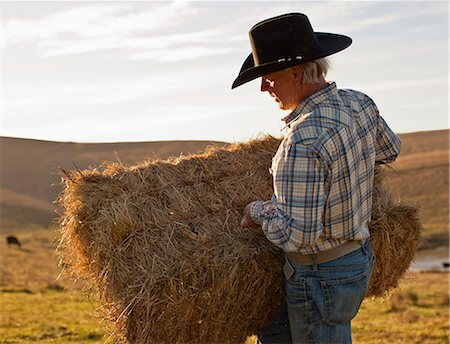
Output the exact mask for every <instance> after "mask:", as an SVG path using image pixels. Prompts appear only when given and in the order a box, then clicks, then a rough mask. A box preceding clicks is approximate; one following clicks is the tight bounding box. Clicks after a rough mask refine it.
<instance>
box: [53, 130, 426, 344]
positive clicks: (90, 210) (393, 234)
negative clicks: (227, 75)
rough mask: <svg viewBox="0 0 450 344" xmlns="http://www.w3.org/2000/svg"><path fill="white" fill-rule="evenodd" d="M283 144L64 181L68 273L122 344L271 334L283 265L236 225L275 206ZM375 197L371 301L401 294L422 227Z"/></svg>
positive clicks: (383, 196)
mask: <svg viewBox="0 0 450 344" xmlns="http://www.w3.org/2000/svg"><path fill="white" fill-rule="evenodd" d="M278 144H279V140H277V139H274V138H271V137H267V138H265V139H262V140H255V141H251V142H248V143H243V144H236V145H232V146H229V147H228V148H210V149H208V150H207V151H206V152H205V153H204V154H201V155H195V156H190V157H184V158H174V159H170V160H167V161H160V160H154V161H148V162H144V163H142V164H140V165H137V166H133V167H125V166H123V165H121V164H117V163H115V164H114V163H113V164H106V165H104V166H103V167H102V169H101V170H96V169H93V170H86V171H73V172H71V173H69V174H67V176H66V177H65V178H64V179H63V183H64V192H63V194H62V196H61V198H60V200H59V201H60V204H62V206H63V207H64V209H65V213H64V215H63V217H62V223H61V225H62V238H61V242H60V245H59V248H58V253H59V255H60V257H61V262H62V264H64V265H65V266H67V271H68V272H69V273H70V274H71V275H73V276H76V277H79V278H83V279H85V280H87V281H88V282H89V283H90V284H91V285H93V286H94V288H95V289H96V290H97V291H98V293H99V296H100V300H101V303H102V311H103V313H102V316H103V317H104V318H105V319H106V320H107V321H108V323H109V324H110V326H111V333H112V334H113V335H114V336H115V337H116V338H118V339H119V340H120V341H121V342H124V343H142V344H144V343H166V342H167V343H215V342H216V343H217V342H220V343H227V342H228V343H239V342H241V343H242V342H244V341H245V339H246V337H247V336H249V335H252V334H255V333H257V332H258V331H259V329H260V328H261V327H263V326H264V324H265V323H266V322H267V321H268V319H269V318H270V316H271V315H272V314H273V312H274V311H275V310H276V308H277V306H278V304H279V303H280V302H281V300H282V298H283V289H282V288H283V286H282V280H283V278H282V275H281V266H282V264H283V255H282V253H281V252H280V251H279V250H278V249H277V248H275V247H274V246H273V245H272V244H270V243H269V242H268V241H267V240H266V238H265V237H264V235H263V234H262V232H261V231H260V230H249V229H242V228H240V226H239V223H240V219H241V216H242V211H243V209H244V207H245V206H246V205H247V204H248V203H249V202H251V201H253V200H256V199H269V198H270V197H271V194H272V182H271V177H270V175H269V173H268V167H269V165H270V162H271V158H272V156H273V154H274V152H275V151H276V149H277V147H278ZM376 193H377V194H378V196H377V197H376V198H375V202H378V203H377V205H375V204H374V215H375V217H374V221H373V222H372V223H371V225H370V227H371V231H372V233H373V244H374V250H375V252H376V254H377V265H376V268H375V272H374V275H373V278H372V280H371V285H370V292H369V294H370V295H381V294H383V293H384V292H386V291H388V290H389V289H391V288H393V287H395V286H396V285H397V281H398V279H399V278H400V276H401V275H402V274H403V273H404V271H405V270H406V268H407V266H408V265H409V263H410V261H411V259H412V254H413V253H414V251H415V250H416V248H417V245H418V240H419V237H418V235H419V229H420V223H419V222H418V220H417V213H416V210H415V209H413V208H410V207H407V206H404V205H394V204H393V203H392V200H391V198H390V197H389V195H388V194H387V193H386V192H385V190H384V189H383V188H382V187H381V186H378V187H377V188H376ZM400 263H401V264H400Z"/></svg>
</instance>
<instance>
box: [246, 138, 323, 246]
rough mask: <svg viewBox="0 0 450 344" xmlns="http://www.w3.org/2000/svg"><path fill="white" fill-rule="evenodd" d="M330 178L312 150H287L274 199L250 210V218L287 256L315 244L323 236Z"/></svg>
mask: <svg viewBox="0 0 450 344" xmlns="http://www.w3.org/2000/svg"><path fill="white" fill-rule="evenodd" d="M327 174H328V168H327V166H326V164H325V163H324V162H323V160H322V159H321V158H320V157H319V156H318V155H317V154H316V153H315V151H314V150H313V148H312V147H309V146H304V145H301V144H292V145H290V146H288V147H286V148H285V154H284V155H283V156H282V157H281V158H280V160H279V161H278V164H277V169H276V173H275V175H274V189H275V194H274V197H273V198H272V200H270V201H265V202H263V201H256V202H253V203H251V205H250V207H249V211H250V217H251V218H252V220H253V221H254V222H255V223H256V224H259V225H261V227H262V230H263V232H264V234H265V235H266V237H267V238H268V239H269V241H271V242H272V243H274V244H275V245H277V246H278V247H280V248H282V249H283V250H284V251H287V252H296V251H298V250H299V249H300V248H303V247H310V246H312V245H313V244H314V243H315V242H316V240H317V239H318V238H319V236H320V234H321V233H322V213H323V208H324V203H325V198H326V196H325V191H324V184H325V180H326V177H327Z"/></svg>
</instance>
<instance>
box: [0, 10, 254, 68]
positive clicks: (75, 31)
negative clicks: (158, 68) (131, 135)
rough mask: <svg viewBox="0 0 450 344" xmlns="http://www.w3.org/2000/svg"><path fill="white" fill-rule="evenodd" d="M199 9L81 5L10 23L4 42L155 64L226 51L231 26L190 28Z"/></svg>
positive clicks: (48, 52)
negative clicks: (117, 54) (115, 54)
mask: <svg viewBox="0 0 450 344" xmlns="http://www.w3.org/2000/svg"><path fill="white" fill-rule="evenodd" d="M205 11H206V10H205V9H204V8H203V7H200V8H194V7H192V6H191V4H190V3H188V2H170V3H150V4H149V3H144V4H141V3H133V4H130V3H111V4H95V5H82V6H79V7H75V8H69V9H67V10H65V11H63V12H58V13H55V14H51V15H47V16H46V17H44V18H41V19H38V20H30V19H27V20H25V19H10V20H8V21H6V24H5V27H4V35H3V36H4V39H5V41H4V44H5V46H11V45H14V44H24V43H25V44H33V45H35V46H36V47H37V49H38V51H39V53H40V55H41V56H44V57H50V56H64V55H72V54H81V53H92V52H104V51H111V50H115V51H119V52H120V53H121V54H122V55H124V56H126V58H128V59H130V60H142V59H149V60H154V61H159V62H172V61H179V60H187V59H192V58H198V57H205V56H211V55H217V54H224V53H228V52H229V51H230V49H229V48H227V47H225V45H226V42H227V41H228V40H233V41H236V40H235V39H234V37H235V35H233V34H232V33H233V31H236V26H232V25H230V23H229V22H228V21H226V22H225V24H224V25H223V27H217V26H216V25H214V26H212V25H211V26H207V27H206V28H201V27H198V25H197V27H196V22H198V18H199V17H198V16H202V17H208V16H207V15H206V13H204V12H205ZM210 20H213V18H211V19H210ZM186 27H189V28H190V29H189V30H188V31H186V30H185V28H186ZM242 36H245V35H242ZM244 38H245V37H244Z"/></svg>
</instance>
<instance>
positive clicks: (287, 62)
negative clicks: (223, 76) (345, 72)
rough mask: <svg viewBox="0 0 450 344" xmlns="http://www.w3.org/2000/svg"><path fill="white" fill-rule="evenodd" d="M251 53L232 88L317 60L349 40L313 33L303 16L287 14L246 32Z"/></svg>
mask: <svg viewBox="0 0 450 344" xmlns="http://www.w3.org/2000/svg"><path fill="white" fill-rule="evenodd" d="M249 36H250V44H251V46H252V53H251V54H250V55H249V56H248V57H247V59H246V60H245V61H244V64H243V65H242V67H241V70H240V71H239V75H238V77H237V78H236V80H234V82H233V85H232V86H231V88H235V87H238V86H240V85H242V84H245V83H246V82H248V81H251V80H253V79H256V78H258V77H260V76H263V75H266V74H270V73H273V72H276V71H279V70H281V69H284V68H287V67H291V66H295V65H298V64H300V63H304V62H308V61H312V60H316V59H319V58H322V57H325V56H329V55H331V54H334V53H337V52H338V51H341V50H343V49H345V48H347V47H348V46H349V45H350V44H351V43H352V39H351V38H350V37H347V36H344V35H338V34H334V33H325V32H314V31H313V28H312V27H311V23H310V22H309V19H308V17H307V16H306V15H304V14H302V13H289V14H284V15H281V16H277V17H274V18H270V19H267V20H264V21H262V22H260V23H258V24H256V25H255V26H253V27H252V28H251V29H250V31H249Z"/></svg>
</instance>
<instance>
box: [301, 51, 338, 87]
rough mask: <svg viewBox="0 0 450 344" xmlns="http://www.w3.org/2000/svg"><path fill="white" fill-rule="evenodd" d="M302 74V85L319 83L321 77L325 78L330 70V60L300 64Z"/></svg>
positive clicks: (323, 59)
mask: <svg viewBox="0 0 450 344" xmlns="http://www.w3.org/2000/svg"><path fill="white" fill-rule="evenodd" d="M301 67H302V70H303V74H302V82H303V83H304V84H307V83H314V82H320V81H321V80H322V77H323V78H325V77H326V75H327V72H328V70H329V69H330V68H331V63H330V60H329V59H327V58H326V57H322V58H321V59H317V60H313V61H310V62H305V63H302V64H301Z"/></svg>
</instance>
